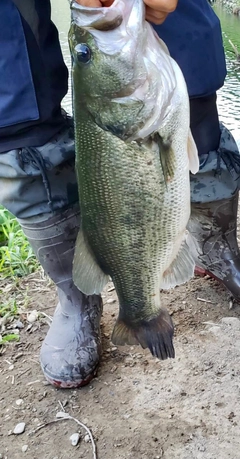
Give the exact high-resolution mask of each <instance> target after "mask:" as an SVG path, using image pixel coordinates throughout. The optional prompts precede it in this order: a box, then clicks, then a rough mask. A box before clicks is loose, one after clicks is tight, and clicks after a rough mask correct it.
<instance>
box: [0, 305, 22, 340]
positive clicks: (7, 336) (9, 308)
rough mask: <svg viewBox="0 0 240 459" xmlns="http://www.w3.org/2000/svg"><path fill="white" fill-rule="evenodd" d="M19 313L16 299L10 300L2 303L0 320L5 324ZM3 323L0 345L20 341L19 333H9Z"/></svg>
mask: <svg viewBox="0 0 240 459" xmlns="http://www.w3.org/2000/svg"><path fill="white" fill-rule="evenodd" d="M17 315H18V308H17V303H16V300H10V301H9V302H7V303H5V304H2V305H1V304H0V321H1V320H2V322H3V324H4V323H7V322H9V320H11V317H16V316H17ZM3 324H2V325H1V329H2V330H1V334H0V346H2V345H3V344H6V343H9V342H11V341H19V335H16V333H8V332H7V331H5V330H4V328H5V327H4V325H3Z"/></svg>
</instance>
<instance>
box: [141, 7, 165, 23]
mask: <svg viewBox="0 0 240 459" xmlns="http://www.w3.org/2000/svg"><path fill="white" fill-rule="evenodd" d="M167 16H168V14H167V13H163V12H161V13H160V12H159V11H155V10H152V8H148V7H147V8H146V19H147V21H149V22H152V23H153V24H162V23H163V22H164V21H165V19H166V17H167Z"/></svg>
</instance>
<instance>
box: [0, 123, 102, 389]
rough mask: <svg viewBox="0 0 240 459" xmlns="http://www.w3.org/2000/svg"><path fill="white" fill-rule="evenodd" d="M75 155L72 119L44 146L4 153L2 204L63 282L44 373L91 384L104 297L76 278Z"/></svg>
mask: <svg viewBox="0 0 240 459" xmlns="http://www.w3.org/2000/svg"><path fill="white" fill-rule="evenodd" d="M74 156H75V152H74V140H73V128H72V126H69V125H68V126H67V127H66V128H64V129H63V130H62V131H61V132H60V133H59V134H58V135H57V136H55V137H54V138H53V139H52V140H51V141H50V142H48V143H47V144H46V145H44V146H43V147H38V148H23V149H17V150H12V151H9V152H6V153H3V154H1V155H0V186H1V190H2V192H1V204H2V205H4V206H5V207H6V208H8V209H9V210H10V211H11V212H12V213H13V214H14V215H16V217H17V218H18V220H19V222H20V224H21V226H22V228H23V231H24V232H25V234H26V236H27V237H28V239H29V242H30V244H31V245H32V247H33V249H34V251H35V253H36V255H37V257H38V259H39V261H40V263H41V265H42V266H43V269H44V270H45V272H46V273H47V274H48V275H49V276H50V278H51V279H52V280H53V282H54V283H55V284H56V286H57V291H58V296H59V303H58V306H57V308H56V311H55V313H54V317H53V321H52V323H51V326H50V329H49V331H48V334H47V336H46V338H45V340H44V342H43V344H42V348H41V366H42V370H43V372H44V375H45V376H46V378H47V379H48V380H49V381H50V382H51V383H52V384H54V385H55V386H57V387H77V386H81V385H84V384H87V383H88V382H89V381H90V379H91V378H92V377H93V376H94V374H95V373H96V370H97V367H98V363H99V359H100V354H101V339H100V319H101V313H102V301H101V298H100V297H99V296H96V295H94V296H89V297H87V296H86V295H83V294H82V293H81V292H80V291H79V290H78V289H77V288H76V287H75V285H74V284H73V281H72V261H73V255H74V247H75V240H76V237H77V233H78V229H79V223H80V209H79V205H78V193H77V183H76V177H75V170H74Z"/></svg>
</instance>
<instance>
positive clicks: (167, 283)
mask: <svg viewBox="0 0 240 459" xmlns="http://www.w3.org/2000/svg"><path fill="white" fill-rule="evenodd" d="M196 251H197V248H196V243H195V242H194V240H193V238H192V237H191V235H190V233H189V232H188V231H187V230H186V236H185V239H184V240H183V242H182V245H181V247H180V249H179V251H178V253H177V255H176V257H175V259H174V260H173V262H172V263H171V265H170V266H169V268H168V269H167V270H166V271H165V272H164V274H163V277H162V280H161V284H160V286H159V288H160V289H166V290H167V289H170V288H173V287H176V285H181V284H184V283H185V282H187V281H189V280H190V279H191V278H192V277H194V269H195V260H196Z"/></svg>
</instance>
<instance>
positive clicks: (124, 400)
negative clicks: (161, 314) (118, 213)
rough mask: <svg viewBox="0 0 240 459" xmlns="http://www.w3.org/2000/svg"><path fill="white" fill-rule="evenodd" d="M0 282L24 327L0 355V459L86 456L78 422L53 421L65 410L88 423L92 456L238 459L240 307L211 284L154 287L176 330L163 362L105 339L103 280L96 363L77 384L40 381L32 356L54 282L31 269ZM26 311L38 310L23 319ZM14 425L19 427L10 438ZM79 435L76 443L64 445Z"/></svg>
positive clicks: (111, 310)
mask: <svg viewBox="0 0 240 459" xmlns="http://www.w3.org/2000/svg"><path fill="white" fill-rule="evenodd" d="M0 288H1V289H2V292H3V293H2V297H4V295H5V296H8V298H9V297H11V296H12V297H16V300H17V302H18V304H19V305H20V311H21V308H22V312H21V313H20V315H19V318H18V319H17V320H18V322H19V321H20V322H21V323H22V324H23V325H24V328H22V329H21V330H20V341H19V342H18V343H15V344H13V343H12V344H10V345H8V346H5V347H4V348H2V353H1V357H0V359H1V370H0V387H1V394H0V413H1V414H0V458H5V459H66V458H67V459H77V458H84V459H92V458H93V457H94V456H93V452H92V446H91V443H89V442H87V441H86V440H87V438H85V435H86V432H85V431H84V429H83V428H81V427H79V425H78V424H76V423H75V422H74V421H72V420H64V421H62V420H61V421H58V422H55V423H51V421H54V420H56V414H57V413H58V412H59V411H63V410H65V411H66V412H67V413H68V414H70V415H71V416H73V417H74V418H76V419H77V420H79V421H80V422H82V423H84V424H86V425H87V426H88V427H89V428H90V429H91V431H92V433H93V437H94V441H95V442H96V446H97V457H98V459H128V458H129V459H158V458H164V459H202V458H204V459H226V458H231V459H238V458H239V459H240V403H239V402H240V320H239V319H240V306H239V305H236V304H233V307H232V308H231V309H229V307H231V306H232V303H231V301H230V297H229V294H228V293H227V292H226V291H225V290H224V289H223V288H222V287H221V286H220V285H219V284H217V283H216V282H215V281H214V280H212V279H209V278H195V279H193V280H192V281H191V282H189V283H188V284H186V285H184V286H181V287H178V288H176V289H174V290H173V291H170V292H168V293H165V292H163V293H162V297H163V301H164V303H165V304H166V306H167V307H168V309H169V311H171V314H172V318H173V321H174V323H175V327H176V333H175V340H174V343H175V350H176V358H175V359H174V360H168V361H164V362H159V361H157V360H155V359H154V358H152V357H151V356H150V354H149V352H148V351H143V350H142V349H141V348H140V347H123V348H116V347H114V346H113V345H112V344H111V341H110V335H111V331H112V328H113V324H114V321H115V318H116V315H117V309H118V304H117V302H116V301H115V302H113V301H111V300H116V295H115V292H114V290H112V285H111V284H110V285H108V286H107V288H106V289H105V292H104V296H103V300H104V303H105V306H104V315H103V319H102V335H103V349H104V350H103V358H102V363H101V366H100V368H99V372H98V376H97V377H96V378H95V379H94V380H93V381H92V382H91V383H90V385H89V386H86V387H84V388H82V389H79V390H58V389H54V388H53V387H52V386H50V385H48V384H47V383H46V382H45V381H44V377H43V375H42V373H41V369H40V366H39V362H38V355H39V349H40V346H41V341H42V340H43V338H44V336H45V334H46V332H47V329H48V322H49V319H48V317H47V316H48V315H51V314H52V313H53V310H54V305H55V303H56V295H55V291H54V287H53V286H52V285H50V284H49V282H48V281H47V280H46V279H44V278H43V276H42V274H41V273H39V274H33V275H31V276H29V278H25V279H22V280H21V281H19V285H18V287H17V288H16V287H14V286H11V285H7V284H5V283H4V282H1V285H0ZM109 290H110V291H109ZM27 292H28V293H27ZM29 297H30V300H29ZM26 298H28V301H26ZM109 300H110V301H109ZM27 302H28V304H27ZM22 303H24V305H25V306H24V307H23V306H21V304H22ZM32 310H37V311H38V312H42V313H44V315H42V314H41V315H40V317H39V319H37V320H36V321H34V322H33V323H31V324H29V320H28V319H31V320H32V317H31V316H30V317H29V315H28V314H29V312H30V311H32ZM27 313H28V314H27ZM17 325H19V323H18V324H17ZM7 326H8V327H11V328H14V327H15V326H16V319H14V321H13V322H11V323H9V324H8V325H7ZM20 422H24V423H26V426H25V431H24V432H23V433H22V434H20V435H15V434H13V430H14V427H15V426H16V425H17V424H18V423H20ZM48 423H50V424H48ZM42 424H44V425H45V424H47V425H45V426H44V427H43V428H42V429H39V430H37V431H36V429H37V427H38V426H39V425H42ZM33 431H35V432H33ZM77 432H79V433H80V435H81V438H80V442H79V444H78V446H72V444H71V442H70V436H71V435H72V434H73V433H77Z"/></svg>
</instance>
